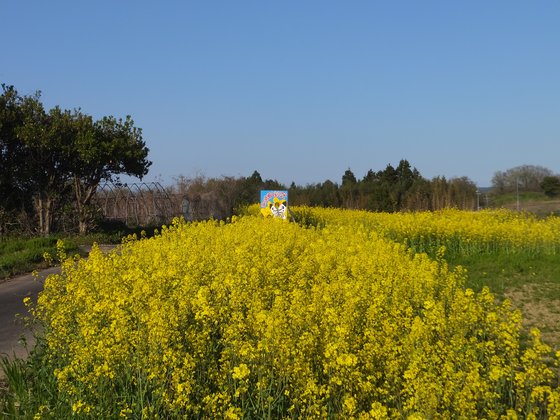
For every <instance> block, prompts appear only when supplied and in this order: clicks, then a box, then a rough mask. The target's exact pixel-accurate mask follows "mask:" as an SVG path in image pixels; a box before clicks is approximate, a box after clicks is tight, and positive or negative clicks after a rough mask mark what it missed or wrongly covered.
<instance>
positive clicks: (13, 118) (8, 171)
mask: <svg viewBox="0 0 560 420" xmlns="http://www.w3.org/2000/svg"><path fill="white" fill-rule="evenodd" d="M21 101H22V98H21V97H20V96H19V95H18V93H17V91H16V89H15V88H14V87H13V86H7V85H5V84H2V94H1V95H0V233H2V232H3V231H4V230H6V226H7V225H11V224H13V223H14V221H15V216H14V214H15V213H18V212H24V213H25V212H27V211H31V212H32V205H31V200H29V194H28V191H27V188H28V187H29V176H28V174H27V173H24V172H25V170H26V167H27V164H26V161H27V159H26V152H25V149H24V147H23V144H22V142H21V141H20V139H18V135H17V131H18V130H19V128H20V127H21V125H22V124H23V112H22V109H21Z"/></svg>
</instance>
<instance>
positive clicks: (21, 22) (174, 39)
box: [0, 0, 560, 187]
mask: <svg viewBox="0 0 560 420" xmlns="http://www.w3.org/2000/svg"><path fill="white" fill-rule="evenodd" d="M0 14H1V15H2V18H1V23H0V40H1V42H0V45H1V49H0V82H3V83H6V84H11V85H14V86H15V87H16V88H17V89H18V91H19V92H20V93H21V94H31V93H33V92H34V91H36V90H41V91H42V99H43V103H44V104H45V105H46V106H47V107H48V108H51V107H53V106H55V105H60V106H61V107H62V108H68V109H73V108H77V107H80V108H81V109H82V110H83V111H84V112H86V113H88V114H91V115H93V116H94V117H95V118H100V117H102V116H103V115H114V116H116V117H124V116H126V115H127V114H130V115H131V116H132V117H133V119H134V121H135V123H136V125H137V126H138V127H141V128H142V129H143V134H144V139H145V140H146V143H147V145H148V147H149V148H150V159H151V160H152V161H153V165H152V167H151V170H150V173H149V174H148V176H147V177H146V180H154V179H160V180H162V181H164V182H166V183H172V182H173V178H174V177H177V176H179V175H184V176H187V177H190V176H194V175H196V174H198V173H201V174H204V175H206V176H208V177H219V176H222V175H228V176H249V175H250V174H251V173H252V172H253V170H255V169H256V170H258V171H259V172H260V173H261V175H262V177H263V178H271V179H277V180H279V181H281V182H283V183H286V184H289V183H291V182H292V181H295V182H296V184H299V185H305V184H307V183H314V182H322V181H325V180H326V179H331V180H332V181H334V182H338V183H340V181H341V177H342V174H343V173H344V171H345V170H346V169H347V168H351V169H352V171H353V172H354V174H355V175H356V177H358V178H361V177H363V176H364V175H365V173H366V172H367V170H368V169H373V170H381V169H384V168H385V167H386V165H387V164H389V163H390V164H392V165H397V164H398V162H399V160H400V159H402V158H404V159H407V160H408V161H409V162H410V163H411V165H412V166H415V167H416V168H417V169H418V170H419V171H420V173H421V174H422V175H423V176H425V177H426V178H432V177H434V176H438V175H443V176H446V177H448V178H451V177H456V176H467V177H469V178H470V179H471V180H473V181H474V182H476V183H477V184H478V185H479V186H481V187H483V186H488V185H490V180H491V178H492V175H493V174H494V173H495V172H496V171H497V170H506V169H509V168H512V167H515V166H518V165H522V164H531V165H541V166H544V167H547V168H549V169H551V170H553V171H554V172H560V2H558V1H546V0H545V1H538V2H530V1H512V0H508V1H472V0H469V1H466V0H465V1H443V0H442V1H412V0H411V1H398V0H396V1H374V0H369V1H357V0H356V1H340V0H339V1H328V0H322V1H318V0H317V1H315V0H305V1H302V0H299V1H295V0H283V1H263V0H259V1H256V0H255V1H244V0H237V1H211V0H205V1H203V0H199V1H160V2H157V1H149V2H147V1H106V0H98V1H91V2H80V1H66V0H65V1H56V0H53V1H44V0H41V1H27V0H18V1H6V2H3V4H2V6H0Z"/></svg>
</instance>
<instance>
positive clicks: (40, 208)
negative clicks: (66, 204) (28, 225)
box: [35, 194, 54, 236]
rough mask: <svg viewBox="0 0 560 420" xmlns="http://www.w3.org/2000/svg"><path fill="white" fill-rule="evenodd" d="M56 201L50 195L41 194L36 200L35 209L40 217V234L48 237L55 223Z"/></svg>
mask: <svg viewBox="0 0 560 420" xmlns="http://www.w3.org/2000/svg"><path fill="white" fill-rule="evenodd" d="M53 207H54V199H53V198H51V197H49V196H48V195H46V196H45V195H44V194H40V195H39V197H37V198H36V199H35V209H36V210H37V215H38V216H39V233H41V235H44V236H48V235H50V233H51V228H52V221H53Z"/></svg>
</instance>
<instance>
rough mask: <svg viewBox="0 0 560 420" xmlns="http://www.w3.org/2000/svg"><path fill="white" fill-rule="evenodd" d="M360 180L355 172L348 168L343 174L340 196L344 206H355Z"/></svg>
mask: <svg viewBox="0 0 560 420" xmlns="http://www.w3.org/2000/svg"><path fill="white" fill-rule="evenodd" d="M357 184H358V181H357V180H356V177H355V175H354V173H353V172H352V171H351V170H350V168H348V169H347V170H346V171H345V172H344V175H342V185H341V186H340V197H341V199H342V206H343V207H346V208H355V207H356V206H357V198H358V185H357Z"/></svg>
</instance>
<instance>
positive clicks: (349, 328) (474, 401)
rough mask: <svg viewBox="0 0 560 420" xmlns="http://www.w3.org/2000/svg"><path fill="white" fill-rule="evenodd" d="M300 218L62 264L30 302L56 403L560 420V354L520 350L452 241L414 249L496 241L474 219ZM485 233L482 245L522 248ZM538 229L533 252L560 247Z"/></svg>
mask: <svg viewBox="0 0 560 420" xmlns="http://www.w3.org/2000/svg"><path fill="white" fill-rule="evenodd" d="M294 211H295V212H296V214H297V212H298V211H301V209H299V210H298V209H294ZM305 212H306V214H307V216H306V217H309V220H311V219H313V220H314V221H320V223H318V225H319V226H320V227H319V228H304V227H302V226H299V225H297V224H295V223H288V222H285V221H282V220H275V219H262V218H259V217H252V216H246V217H241V218H237V219H234V220H233V221H232V222H231V223H227V224H225V223H219V222H214V221H210V222H199V223H185V222H183V221H180V220H177V221H175V222H174V223H173V224H172V225H171V226H169V227H164V228H163V229H162V231H161V234H160V235H158V236H157V237H154V238H151V239H141V240H136V239H134V238H129V239H128V240H126V241H124V242H123V244H122V246H121V247H120V249H119V250H118V251H114V252H111V253H110V254H108V255H104V254H102V253H101V252H100V251H99V249H97V248H94V249H93V250H92V252H91V254H90V257H89V259H88V260H82V259H79V258H75V259H66V261H65V262H64V264H63V270H62V274H60V275H54V276H51V277H49V278H48V279H47V281H46V282H45V289H44V291H43V292H42V293H41V295H40V297H39V300H38V303H37V306H36V308H35V309H34V313H35V316H36V317H37V318H38V319H39V320H41V322H42V323H43V325H44V338H45V341H46V345H47V347H46V354H45V363H47V364H49V365H50V366H52V368H53V372H54V374H55V375H56V380H57V382H58V386H59V393H60V398H63V399H65V400H67V401H68V404H69V405H70V406H71V407H72V410H73V412H74V413H75V415H82V416H86V417H87V416H91V417H92V418H93V417H118V416H120V417H124V418H126V417H134V418H140V417H150V418H157V417H160V418H168V417H219V418H244V417H245V418H286V417H310V418H324V417H343V418H459V417H460V418H477V417H482V418H516V416H518V417H520V418H523V417H531V416H537V417H538V416H542V415H548V416H549V418H559V416H560V393H559V390H558V387H557V386H555V385H554V375H553V371H552V369H551V367H550V366H551V365H550V363H548V362H549V361H550V360H554V361H555V363H557V362H558V355H556V356H555V355H554V354H553V353H552V351H551V349H550V348H549V347H548V346H547V345H546V344H544V343H543V342H542V341H541V340H540V335H539V333H538V331H535V332H534V333H533V336H532V339H533V342H532V344H531V345H530V346H529V347H528V348H521V346H520V328H521V315H520V314H519V312H517V311H514V310H513V309H512V308H511V306H510V304H509V302H508V301H505V302H503V303H501V304H498V303H496V301H495V299H494V296H493V295H492V293H491V292H490V291H489V290H488V289H486V288H485V289H483V290H482V291H481V292H480V293H475V292H474V291H472V290H470V289H465V287H464V282H465V275H466V274H465V271H464V270H463V269H461V268H458V269H456V270H451V269H450V268H449V267H448V266H447V264H446V262H445V259H444V255H445V253H444V252H443V249H442V248H441V247H440V248H438V250H439V251H438V252H435V257H434V258H431V257H429V256H428V255H427V254H425V253H415V252H413V250H412V249H411V238H415V237H418V236H430V237H431V238H439V239H438V241H439V242H438V245H444V244H445V243H446V241H447V243H450V242H449V241H450V239H449V238H453V237H460V238H461V241H462V242H465V243H468V242H469V241H474V242H476V241H479V240H481V239H479V237H478V236H477V235H479V234H480V235H481V236H480V238H483V239H482V240H483V241H484V238H485V236H484V235H483V234H482V233H480V232H479V229H480V228H479V227H478V226H480V225H478V224H477V223H479V222H477V221H476V220H477V219H476V217H478V216H476V217H475V216H472V220H471V219H469V218H470V217H471V216H464V214H463V217H464V218H465V219H467V220H466V222H465V223H466V227H463V228H461V226H460V223H455V221H454V218H455V217H458V214H457V213H454V211H449V212H447V213H446V212H441V213H436V214H432V213H426V214H417V215H416V222H415V223H414V222H413V220H414V218H413V215H406V214H405V215H402V216H399V217H395V218H391V217H389V215H379V214H371V213H365V212H350V211H340V210H333V209H305ZM481 213H482V212H481ZM480 217H482V216H480ZM486 217H488V218H489V219H486V223H487V224H488V220H491V219H492V218H493V219H492V220H494V222H492V223H494V224H499V223H509V221H510V220H514V222H512V223H518V221H516V219H515V218H513V217H510V216H509V215H506V214H501V213H498V214H497V215H492V214H486ZM431 218H433V219H436V220H432V219H431ZM480 223H481V225H483V224H484V222H480ZM519 223H520V227H518V228H516V229H519V230H520V232H521V231H523V229H524V228H523V226H524V225H523V223H533V224H534V225H533V227H534V226H540V225H539V223H540V221H537V220H530V221H528V222H523V223H521V222H520V221H519ZM549 223H551V224H553V225H554V222H552V221H549ZM440 225H441V226H440ZM516 226H517V225H516ZM543 226H544V227H542V228H541V227H539V229H542V231H541V233H542V232H546V229H551V230H552V231H553V230H554V229H557V227H558V225H554V226H556V227H552V228H551V227H547V226H546V223H545V222H543ZM469 227H470V228H469ZM432 229H434V230H432ZM469 229H470V230H469ZM487 232H492V234H491V235H493V236H492V237H491V239H490V240H488V241H487V243H488V244H489V245H484V246H489V247H491V246H493V245H492V244H493V243H494V242H495V241H505V242H506V243H508V244H510V246H511V247H512V250H513V249H515V247H516V246H521V245H518V242H517V241H518V240H520V239H517V236H515V235H513V236H507V234H506V232H507V229H503V230H500V229H499V228H496V227H490V228H488V229H487ZM399 238H400V239H399ZM469 238H470V239H469ZM527 238H529V239H528V240H529V242H530V241H532V239H530V237H527ZM541 239H542V241H541V242H538V241H536V239H535V244H534V245H531V246H539V247H540V246H542V249H543V250H546V252H552V250H556V249H557V243H556V242H555V241H557V239H555V238H554V237H553V235H552V236H550V237H549V236H546V235H545V234H544V233H542V236H541ZM547 241H552V243H548V242H547ZM543 252H545V251H543ZM545 362H546V363H545ZM107 401H111V403H110V404H108V403H107ZM108 407H114V410H115V411H113V412H111V411H110V408H108ZM108 410H109V411H108Z"/></svg>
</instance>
